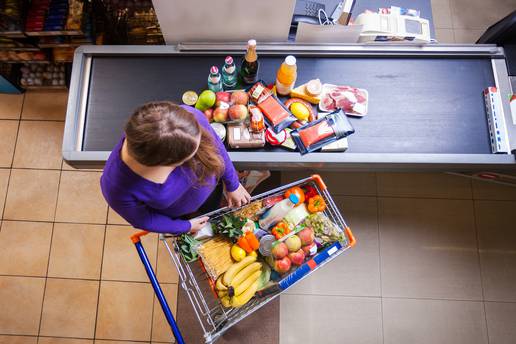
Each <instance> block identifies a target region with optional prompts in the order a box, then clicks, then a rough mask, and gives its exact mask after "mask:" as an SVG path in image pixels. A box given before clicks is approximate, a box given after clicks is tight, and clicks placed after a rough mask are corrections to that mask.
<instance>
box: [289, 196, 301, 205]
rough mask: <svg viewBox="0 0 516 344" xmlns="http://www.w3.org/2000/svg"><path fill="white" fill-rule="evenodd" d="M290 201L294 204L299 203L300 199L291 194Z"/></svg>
mask: <svg viewBox="0 0 516 344" xmlns="http://www.w3.org/2000/svg"><path fill="white" fill-rule="evenodd" d="M288 199H289V200H290V202H292V203H294V204H298V203H299V197H297V195H294V194H291V195H290V196H288Z"/></svg>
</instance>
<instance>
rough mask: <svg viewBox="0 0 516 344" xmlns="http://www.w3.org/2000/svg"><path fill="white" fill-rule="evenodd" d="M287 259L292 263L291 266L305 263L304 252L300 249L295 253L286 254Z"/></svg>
mask: <svg viewBox="0 0 516 344" xmlns="http://www.w3.org/2000/svg"><path fill="white" fill-rule="evenodd" d="M288 258H289V259H290V261H291V262H292V264H293V265H297V266H299V265H301V264H303V262H304V261H305V252H304V251H303V250H302V249H299V250H298V251H296V252H290V253H289V254H288Z"/></svg>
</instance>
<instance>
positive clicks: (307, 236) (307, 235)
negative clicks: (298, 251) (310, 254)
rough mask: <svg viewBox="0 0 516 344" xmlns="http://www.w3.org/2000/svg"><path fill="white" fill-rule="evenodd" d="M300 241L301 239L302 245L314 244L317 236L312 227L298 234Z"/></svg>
mask: <svg viewBox="0 0 516 344" xmlns="http://www.w3.org/2000/svg"><path fill="white" fill-rule="evenodd" d="M297 235H298V236H299V239H301V245H303V246H305V245H309V244H311V243H313V242H314V240H315V235H314V230H313V229H312V228H310V227H306V228H305V229H303V230H302V231H301V232H299V233H297Z"/></svg>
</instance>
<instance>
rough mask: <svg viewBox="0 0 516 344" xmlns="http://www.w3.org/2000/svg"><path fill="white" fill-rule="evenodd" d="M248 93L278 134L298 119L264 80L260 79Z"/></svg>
mask: <svg viewBox="0 0 516 344" xmlns="http://www.w3.org/2000/svg"><path fill="white" fill-rule="evenodd" d="M247 93H248V94H249V97H250V98H251V100H252V101H253V102H255V103H256V105H257V106H258V108H259V109H260V110H262V112H263V114H264V116H265V119H266V121H267V124H269V126H270V127H271V128H272V130H273V131H274V132H275V133H276V134H279V133H280V132H281V131H282V130H283V129H285V128H286V127H288V126H289V125H291V124H292V123H293V122H295V121H296V120H297V118H296V117H294V115H292V114H291V113H290V111H289V110H288V108H287V107H286V106H285V105H283V103H282V102H281V101H280V100H279V99H278V98H276V96H274V95H273V94H272V92H271V91H270V90H269V89H268V88H267V87H265V85H264V84H263V83H262V82H260V81H258V82H257V83H256V84H254V85H253V86H252V87H251V88H250V89H249V91H248V92H247Z"/></svg>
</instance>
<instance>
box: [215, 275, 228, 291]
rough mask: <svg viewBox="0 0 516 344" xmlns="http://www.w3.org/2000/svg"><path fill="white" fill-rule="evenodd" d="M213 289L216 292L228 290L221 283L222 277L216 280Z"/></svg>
mask: <svg viewBox="0 0 516 344" xmlns="http://www.w3.org/2000/svg"><path fill="white" fill-rule="evenodd" d="M215 288H216V289H217V290H228V288H227V287H226V286H225V285H224V283H222V276H220V277H219V278H217V283H216V284H215Z"/></svg>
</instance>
